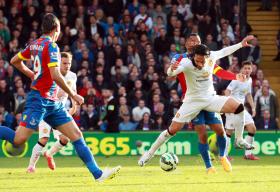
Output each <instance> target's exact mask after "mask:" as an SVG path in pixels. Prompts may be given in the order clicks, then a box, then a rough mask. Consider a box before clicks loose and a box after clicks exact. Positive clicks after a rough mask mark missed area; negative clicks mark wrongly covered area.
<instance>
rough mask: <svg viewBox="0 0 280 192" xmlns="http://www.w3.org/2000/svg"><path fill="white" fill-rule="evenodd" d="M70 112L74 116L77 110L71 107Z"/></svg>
mask: <svg viewBox="0 0 280 192" xmlns="http://www.w3.org/2000/svg"><path fill="white" fill-rule="evenodd" d="M74 105H76V103H75V104H74ZM68 112H69V114H70V115H71V116H73V115H75V112H76V110H75V108H73V107H71V108H70V109H69V111H68Z"/></svg>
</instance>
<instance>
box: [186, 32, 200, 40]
mask: <svg viewBox="0 0 280 192" xmlns="http://www.w3.org/2000/svg"><path fill="white" fill-rule="evenodd" d="M196 36H198V37H199V35H198V33H190V34H188V35H187V36H186V38H187V39H188V38H190V37H196Z"/></svg>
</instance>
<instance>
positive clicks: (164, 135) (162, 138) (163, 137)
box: [138, 121, 185, 167]
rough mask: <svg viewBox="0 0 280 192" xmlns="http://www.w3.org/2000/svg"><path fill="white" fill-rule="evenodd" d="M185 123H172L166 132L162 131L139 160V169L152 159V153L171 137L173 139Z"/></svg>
mask: <svg viewBox="0 0 280 192" xmlns="http://www.w3.org/2000/svg"><path fill="white" fill-rule="evenodd" d="M184 125H185V123H179V122H175V121H172V123H171V125H170V126H169V128H168V129H167V130H164V131H163V132H161V133H160V135H159V136H158V138H157V139H156V140H155V142H154V143H153V144H152V146H151V148H150V149H149V150H148V151H146V152H145V153H144V154H143V155H142V156H141V157H140V159H139V161H138V165H140V166H141V167H142V166H144V165H145V164H146V163H148V161H149V160H150V159H152V157H153V156H154V153H155V152H156V151H157V150H158V149H159V148H160V146H162V145H163V144H164V143H165V142H167V141H168V140H169V139H170V138H171V137H173V136H174V135H175V134H176V133H177V132H178V131H179V130H181V129H182V128H183V127H184Z"/></svg>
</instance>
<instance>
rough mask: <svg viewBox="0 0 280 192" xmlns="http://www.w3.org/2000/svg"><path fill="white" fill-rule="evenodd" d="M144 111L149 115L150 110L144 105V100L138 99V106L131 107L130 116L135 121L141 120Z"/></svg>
mask: <svg viewBox="0 0 280 192" xmlns="http://www.w3.org/2000/svg"><path fill="white" fill-rule="evenodd" d="M144 113H147V114H149V115H151V110H150V109H149V108H148V107H146V106H145V101H144V100H142V99H141V100H139V102H138V106H137V107H134V108H133V109H132V116H133V120H134V121H135V122H139V121H141V120H142V118H143V116H144Z"/></svg>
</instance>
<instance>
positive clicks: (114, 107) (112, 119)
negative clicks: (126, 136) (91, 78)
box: [102, 87, 119, 133]
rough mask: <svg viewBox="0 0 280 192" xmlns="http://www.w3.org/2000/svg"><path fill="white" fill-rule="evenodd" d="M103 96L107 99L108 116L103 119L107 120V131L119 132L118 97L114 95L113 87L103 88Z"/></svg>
mask: <svg viewBox="0 0 280 192" xmlns="http://www.w3.org/2000/svg"><path fill="white" fill-rule="evenodd" d="M102 96H103V97H104V99H105V100H106V103H107V106H106V116H105V117H104V119H103V121H106V122H107V124H108V125H107V128H106V130H105V132H107V133H112V132H114V133H115V132H119V127H118V125H119V122H118V121H119V109H118V104H117V101H116V99H115V98H114V96H113V88H112V87H110V88H104V89H102Z"/></svg>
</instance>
